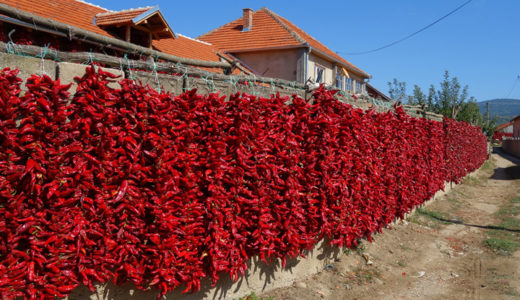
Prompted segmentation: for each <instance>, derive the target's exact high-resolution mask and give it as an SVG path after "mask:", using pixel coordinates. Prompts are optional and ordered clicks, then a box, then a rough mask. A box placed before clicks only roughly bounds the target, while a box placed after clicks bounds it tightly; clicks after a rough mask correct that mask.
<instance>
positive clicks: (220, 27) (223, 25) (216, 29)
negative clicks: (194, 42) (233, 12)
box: [197, 17, 242, 39]
mask: <svg viewBox="0 0 520 300" xmlns="http://www.w3.org/2000/svg"><path fill="white" fill-rule="evenodd" d="M241 19H242V17H240V18H236V19H235V20H233V21H230V22H227V23H224V24H222V25H221V26H219V27H217V28H214V29H212V30H210V31H208V32H206V33H203V34H201V35H199V36H198V37H197V39H201V38H203V37H205V36H206V35H210V34H212V33H214V32H216V31H219V30H220V29H222V28H224V27H225V26H227V25H229V24H231V23H233V22H237V21H239V20H241Z"/></svg>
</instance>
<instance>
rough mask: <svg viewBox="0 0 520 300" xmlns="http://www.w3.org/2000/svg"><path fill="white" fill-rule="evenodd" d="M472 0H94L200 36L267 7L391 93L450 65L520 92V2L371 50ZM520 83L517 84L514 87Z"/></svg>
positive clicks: (486, 95) (492, 91) (487, 8)
mask: <svg viewBox="0 0 520 300" xmlns="http://www.w3.org/2000/svg"><path fill="white" fill-rule="evenodd" d="M465 1H466V0H429V1H424V0H421V1H418V0H392V1H388V0H365V1H345V0H343V1H342V0H337V1H308V0H300V1H261V0H255V1H253V0H242V1H231V0H219V1H194V0H192V1H165V0H125V1H120V0H116V1H107V0H89V2H91V3H94V4H97V5H100V6H102V7H105V8H108V9H112V10H122V9H128V8H134V7H142V6H148V5H159V7H160V9H161V11H162V12H163V14H164V15H165V17H166V19H167V21H168V23H169V24H170V26H171V27H172V29H173V30H174V31H175V32H179V33H181V34H184V35H187V36H190V37H197V36H198V35H200V34H203V33H205V32H207V31H210V30H211V29H214V28H215V27H218V26H220V25H223V24H224V23H227V22H229V21H231V20H234V19H236V18H239V17H240V16H241V15H242V8H244V7H250V8H252V9H254V10H256V9H259V8H261V7H263V6H266V7H267V8H269V9H271V10H272V11H274V12H275V13H277V14H279V15H281V16H283V17H285V18H287V19H289V20H290V21H291V22H293V23H295V24H296V25H297V26H299V27H300V28H302V29H303V30H305V31H306V32H308V33H309V34H310V35H312V36H313V37H315V38H316V39H318V40H319V41H320V42H322V43H323V44H325V45H326V46H327V47H329V48H330V49H332V50H333V51H335V52H339V54H340V55H341V56H343V57H344V58H346V59H347V60H348V61H350V62H352V63H353V64H355V65H356V66H358V67H360V68H361V69H363V70H365V71H366V72H368V73H369V74H371V75H372V77H373V78H372V79H371V80H370V82H371V84H373V85H374V86H376V87H377V88H378V89H380V90H381V91H383V92H385V93H386V92H388V86H387V82H388V81H391V80H392V79H393V78H397V79H398V80H400V81H406V82H407V84H408V92H410V93H411V91H412V88H413V85H414V84H418V85H419V86H420V87H421V88H422V89H423V90H424V91H425V92H427V90H428V87H429V85H430V84H435V85H436V86H437V85H438V83H439V82H440V81H441V80H442V76H443V73H444V71H445V70H448V71H449V72H450V74H451V75H452V76H456V77H458V79H459V81H460V82H461V83H462V84H463V85H466V84H467V85H468V86H469V93H470V95H472V96H474V97H475V98H476V99H477V100H478V101H483V100H489V99H493V98H504V97H507V96H509V98H520V82H519V83H518V84H517V85H516V86H515V85H514V84H515V81H516V80H517V76H518V75H520V32H519V29H520V17H519V12H520V1H519V0H473V1H472V2H471V3H470V4H468V5H467V6H465V7H464V8H462V9H461V10H459V11H457V12H456V13H455V14H453V15H451V16H450V17H448V18H446V19H444V20H443V21H441V22H440V23H438V24H436V25H435V26H433V27H431V28H429V29H427V30H426V31H424V32H422V33H420V34H419V35H416V36H414V37H412V38H411V39H408V40H406V41H404V42H402V43H400V44H397V45H395V46H393V47H390V48H388V49H384V50H382V51H379V52H375V53H371V54H365V55H348V54H345V53H352V52H360V51H365V50H371V49H375V48H378V47H380V46H383V45H385V44H388V43H390V42H393V41H395V40H398V39H400V38H402V37H404V36H406V35H408V34H410V33H412V32H414V31H416V30H418V29H420V28H422V27H423V26H425V25H427V24H429V23H431V22H432V21H434V20H436V19H437V18H439V17H441V16H443V15H445V14H446V13H448V12H449V11H451V10H452V9H454V8H455V7H457V6H459V5H460V4H462V3H463V2H465ZM513 86H515V88H514V89H513V91H512V92H511V93H510V91H511V89H512V88H513Z"/></svg>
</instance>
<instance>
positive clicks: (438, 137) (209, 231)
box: [0, 67, 487, 299]
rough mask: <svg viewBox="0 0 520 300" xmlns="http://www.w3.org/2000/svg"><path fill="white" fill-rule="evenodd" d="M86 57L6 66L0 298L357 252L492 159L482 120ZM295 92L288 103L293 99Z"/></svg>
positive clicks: (154, 283)
mask: <svg viewBox="0 0 520 300" xmlns="http://www.w3.org/2000/svg"><path fill="white" fill-rule="evenodd" d="M111 78H113V75H111V74H109V73H106V72H103V71H102V70H98V71H96V70H95V69H94V68H93V67H91V68H88V69H87V72H86V74H85V75H84V76H83V77H81V78H77V82H78V86H77V89H76V91H75V93H74V95H73V96H72V97H70V95H69V92H68V89H69V86H68V85H62V84H60V82H59V81H53V80H51V79H50V78H49V77H47V76H43V77H38V76H32V77H31V78H29V79H28V80H27V82H26V86H27V92H26V93H25V94H24V95H23V96H21V92H20V85H21V84H22V83H21V80H20V79H18V78H17V71H16V70H10V69H8V68H6V69H4V70H2V71H1V72H0V215H2V216H4V217H3V218H1V219H0V297H1V298H2V299H11V298H16V297H24V298H27V299H37V298H38V299H39V298H53V297H65V296H67V295H68V294H69V293H70V292H71V291H72V290H73V289H74V288H76V287H77V286H78V285H79V284H83V285H85V286H87V287H89V288H90V289H94V283H96V282H97V283H103V282H107V281H113V282H115V283H116V284H123V283H126V282H132V283H133V284H135V286H136V287H137V288H139V289H142V290H148V289H157V290H159V291H160V293H159V294H160V295H163V294H164V293H166V292H167V291H170V290H173V289H174V288H176V287H179V286H184V287H185V291H186V292H190V291H196V290H198V289H199V288H200V280H201V279H202V278H206V277H208V278H211V279H212V281H213V283H215V282H216V281H217V280H218V278H219V276H221V275H222V274H223V273H227V274H229V276H231V277H232V278H233V279H235V280H236V279H237V278H238V277H239V276H242V275H243V274H244V273H245V271H246V269H247V264H246V262H247V260H248V259H249V258H251V257H252V256H255V255H258V256H259V257H260V258H261V259H262V260H264V261H266V262H269V261H271V260H273V259H281V260H282V262H285V259H286V257H296V256H298V255H302V253H303V251H304V250H307V249H312V248H313V246H314V245H315V244H316V243H317V242H318V241H319V240H321V239H323V238H327V239H328V240H330V243H331V244H332V245H336V246H339V247H352V246H354V245H356V243H357V242H358V241H359V239H361V238H368V239H370V236H371V234H372V233H373V232H376V231H381V229H382V228H383V227H384V226H385V225H387V224H388V223H390V222H391V221H392V220H394V219H395V218H402V217H403V215H404V214H405V213H406V212H409V211H410V210H411V209H412V208H413V207H415V206H417V205H419V204H421V203H423V202H424V201H425V200H427V199H429V198H430V197H431V196H433V194H434V193H435V192H436V191H437V190H439V189H442V188H443V186H444V182H445V181H458V180H460V179H461V178H462V176H464V175H465V174H467V173H468V172H471V171H473V170H475V169H477V168H478V167H479V166H480V165H481V164H482V163H483V162H484V160H485V159H486V156H487V153H486V149H487V148H486V147H487V145H486V139H485V137H484V135H483V134H482V132H481V130H480V128H478V127H473V126H470V125H469V124H467V123H464V122H457V121H454V120H450V119H445V120H444V121H443V122H436V121H431V120H425V119H415V118H412V117H409V116H408V115H406V114H405V113H404V111H403V110H402V109H401V108H400V107H396V109H395V111H392V112H387V113H376V112H374V111H372V110H369V111H366V112H364V111H362V110H359V109H355V108H353V107H351V106H349V105H347V104H344V103H340V102H338V101H337V100H336V99H334V92H333V91H327V90H324V89H319V90H317V91H316V93H315V94H314V98H313V101H312V102H308V101H306V100H304V99H301V98H298V97H296V96H294V97H293V98H292V99H289V98H287V97H286V98H283V97H280V96H278V95H276V96H272V97H271V98H262V97H255V96H250V95H245V94H243V95H239V94H236V95H232V96H231V97H230V100H229V101H225V97H221V96H219V95H218V94H210V95H198V94H196V91H195V90H193V91H189V92H186V93H183V94H181V95H179V96H174V95H171V94H167V93H157V92H155V91H154V90H153V89H151V88H149V87H145V86H142V85H140V84H136V83H134V82H132V81H129V80H122V81H121V83H120V84H121V88H120V89H112V88H110V87H108V86H107V83H108V80H109V79H111ZM289 100H290V101H289Z"/></svg>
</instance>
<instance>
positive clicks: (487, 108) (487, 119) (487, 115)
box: [486, 102, 489, 122]
mask: <svg viewBox="0 0 520 300" xmlns="http://www.w3.org/2000/svg"><path fill="white" fill-rule="evenodd" d="M486 121H487V122H489V102H486Z"/></svg>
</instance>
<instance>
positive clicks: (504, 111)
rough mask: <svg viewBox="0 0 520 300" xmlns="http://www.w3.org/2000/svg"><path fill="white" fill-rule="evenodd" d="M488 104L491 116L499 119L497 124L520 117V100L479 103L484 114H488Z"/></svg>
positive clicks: (495, 100) (496, 100)
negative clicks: (487, 104)
mask: <svg viewBox="0 0 520 300" xmlns="http://www.w3.org/2000/svg"><path fill="white" fill-rule="evenodd" d="M486 103H489V116H490V117H491V118H493V117H495V116H496V117H497V118H498V121H497V124H502V123H505V122H508V121H510V120H511V119H512V118H514V117H516V116H518V115H520V99H493V100H487V101H482V102H477V104H478V106H479V107H480V112H482V114H486Z"/></svg>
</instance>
